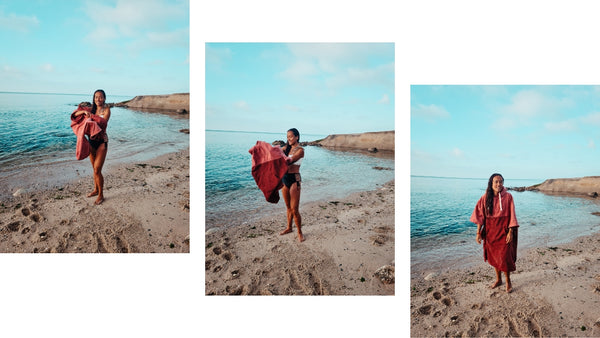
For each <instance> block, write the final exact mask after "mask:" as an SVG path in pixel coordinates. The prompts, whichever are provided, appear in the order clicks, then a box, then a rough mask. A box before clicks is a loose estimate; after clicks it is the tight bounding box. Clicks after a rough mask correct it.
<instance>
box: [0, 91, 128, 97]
mask: <svg viewBox="0 0 600 338" xmlns="http://www.w3.org/2000/svg"><path fill="white" fill-rule="evenodd" d="M0 94H42V95H82V96H83V95H89V94H79V93H43V92H9V91H0ZM112 96H131V95H120V94H112ZM134 97H135V96H134Z"/></svg>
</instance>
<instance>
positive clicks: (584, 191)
mask: <svg viewBox="0 0 600 338" xmlns="http://www.w3.org/2000/svg"><path fill="white" fill-rule="evenodd" d="M512 190H516V191H540V192H543V193H549V194H566V195H569V194H575V195H587V196H591V197H597V196H598V194H600V176H586V177H580V178H557V179H549V180H545V181H544V182H542V183H540V184H537V185H533V186H530V187H522V188H512Z"/></svg>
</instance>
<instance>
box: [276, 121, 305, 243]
mask: <svg viewBox="0 0 600 338" xmlns="http://www.w3.org/2000/svg"><path fill="white" fill-rule="evenodd" d="M287 140H288V141H287V143H286V144H285V145H284V146H283V153H284V154H285V155H286V156H288V159H287V162H288V171H287V173H286V174H285V175H284V176H283V179H282V181H283V188H282V189H281V192H282V193H283V199H284V200H285V206H286V208H287V228H285V230H283V231H282V232H281V233H280V235H285V234H289V233H290V232H292V220H295V221H296V228H298V240H299V241H300V242H303V241H304V236H303V235H302V229H301V227H302V217H300V211H299V210H298V207H299V205H300V182H301V178H300V164H301V163H302V158H304V149H303V148H302V147H300V145H299V144H298V141H299V140H300V133H299V132H298V130H297V129H296V128H292V129H290V130H288V132H287Z"/></svg>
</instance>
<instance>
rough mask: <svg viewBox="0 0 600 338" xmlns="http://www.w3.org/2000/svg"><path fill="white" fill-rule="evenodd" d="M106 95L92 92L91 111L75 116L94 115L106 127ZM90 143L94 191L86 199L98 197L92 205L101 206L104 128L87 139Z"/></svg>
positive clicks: (104, 145)
mask: <svg viewBox="0 0 600 338" xmlns="http://www.w3.org/2000/svg"><path fill="white" fill-rule="evenodd" d="M105 101H106V93H104V90H102V89H98V90H96V91H95V92H94V98H93V104H92V111H91V112H88V111H85V110H79V111H77V112H75V114H74V115H75V116H79V115H82V114H85V115H86V116H88V117H90V116H92V115H95V116H96V117H100V118H102V119H103V120H104V121H103V122H104V123H99V125H103V126H106V125H107V124H108V120H109V119H110V108H109V107H108V106H106V105H105ZM89 143H90V162H92V168H93V169H94V190H93V191H92V192H91V193H89V194H88V195H87V196H88V197H93V196H98V197H97V198H96V201H95V202H94V204H101V203H102V202H104V193H103V192H104V191H103V189H104V176H102V167H103V166H104V160H105V159H106V152H107V150H108V135H107V134H106V127H104V128H103V130H102V131H101V132H100V133H99V134H98V135H96V136H94V137H93V138H90V139H89Z"/></svg>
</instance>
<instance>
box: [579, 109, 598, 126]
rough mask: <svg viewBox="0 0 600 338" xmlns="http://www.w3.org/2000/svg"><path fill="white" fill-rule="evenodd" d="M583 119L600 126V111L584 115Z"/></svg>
mask: <svg viewBox="0 0 600 338" xmlns="http://www.w3.org/2000/svg"><path fill="white" fill-rule="evenodd" d="M581 121H583V122H584V123H586V124H593V125H597V126H600V112H598V113H591V114H588V115H586V116H583V117H582V118H581Z"/></svg>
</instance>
